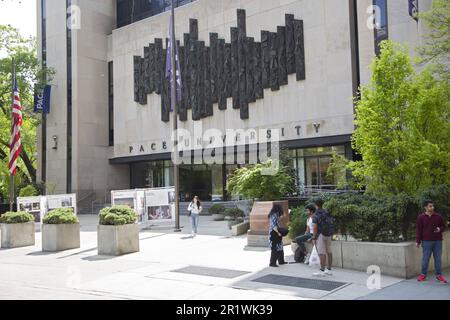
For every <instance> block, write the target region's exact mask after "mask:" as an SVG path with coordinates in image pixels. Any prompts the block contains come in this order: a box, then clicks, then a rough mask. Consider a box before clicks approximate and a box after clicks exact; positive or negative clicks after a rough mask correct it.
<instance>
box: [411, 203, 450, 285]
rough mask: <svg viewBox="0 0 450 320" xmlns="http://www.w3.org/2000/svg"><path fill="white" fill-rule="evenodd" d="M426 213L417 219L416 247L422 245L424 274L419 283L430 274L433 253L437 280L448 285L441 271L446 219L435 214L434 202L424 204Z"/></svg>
mask: <svg viewBox="0 0 450 320" xmlns="http://www.w3.org/2000/svg"><path fill="white" fill-rule="evenodd" d="M424 207H425V212H424V213H422V214H420V215H419V217H418V218H417V224H416V245H417V247H418V248H419V247H420V245H421V244H422V248H423V256H422V273H421V274H420V275H419V277H418V278H417V281H420V282H422V281H425V280H426V278H427V273H428V264H429V262H430V258H431V254H432V253H433V258H434V268H435V271H436V280H438V281H439V282H441V283H447V280H445V278H444V276H443V275H442V271H441V258H442V239H443V238H442V233H443V232H444V231H445V223H444V219H443V218H442V216H441V215H440V214H439V213H436V212H434V204H433V201H431V200H427V201H425V202H424Z"/></svg>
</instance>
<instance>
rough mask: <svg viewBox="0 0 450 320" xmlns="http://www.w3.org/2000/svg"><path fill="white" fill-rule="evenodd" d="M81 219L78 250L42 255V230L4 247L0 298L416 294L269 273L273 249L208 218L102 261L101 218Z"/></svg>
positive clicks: (297, 270)
mask: <svg viewBox="0 0 450 320" xmlns="http://www.w3.org/2000/svg"><path fill="white" fill-rule="evenodd" d="M80 220H81V227H82V233H81V248H79V249H75V250H69V251H64V252H58V253H44V252H42V251H41V234H40V233H39V232H38V233H37V234H36V246H34V247H26V248H17V249H11V250H5V249H0V299H56V300H58V299H74V300H77V299H83V300H85V299H181V300H190V299H205V300H211V299H212V300H219V299H221V300H222V299H223V300H230V299H232V300H242V299H249V300H290V299H295V300H302V299H345V300H347V299H359V298H364V297H367V298H377V297H380V298H382V299H383V298H389V299H392V298H390V296H389V294H390V295H395V296H398V297H400V296H405V297H406V294H408V292H407V291H408V290H411V289H410V288H409V287H408V288H405V289H402V288H403V287H402V286H403V285H404V283H407V284H410V283H411V284H415V283H414V282H404V281H403V280H402V279H397V278H392V277H382V279H381V286H382V287H383V288H384V290H381V291H374V290H369V289H368V288H367V286H366V281H367V278H368V275H367V274H365V273H363V272H357V271H351V270H343V269H334V270H333V272H334V274H333V276H328V277H327V278H324V279H320V280H324V281H327V282H326V283H325V284H330V282H329V281H334V282H340V283H341V284H338V287H337V288H336V289H329V290H328V291H327V290H323V289H320V290H318V289H313V288H315V287H314V285H315V284H316V282H317V281H315V280H317V279H314V277H313V276H312V273H313V272H314V271H315V270H314V269H313V268H310V267H309V266H306V265H303V264H288V265H284V266H281V267H279V268H269V267H268V266H267V265H268V261H269V256H270V252H269V250H261V249H255V250H244V247H245V245H246V237H245V236H240V237H231V233H230V230H229V229H228V228H227V224H226V222H214V221H212V218H211V217H201V220H200V229H199V232H200V235H199V236H197V237H196V238H191V237H190V235H189V234H190V227H189V220H188V218H187V217H181V224H182V225H184V226H186V227H185V228H183V231H182V232H181V233H174V232H173V226H172V225H165V226H158V227H152V228H151V229H150V230H143V231H142V232H141V233H140V239H141V241H140V252H138V253H134V254H129V255H125V256H121V257H106V256H99V255H97V234H96V225H97V217H96V216H80ZM285 253H286V256H287V260H288V261H289V260H290V261H293V255H292V252H291V250H290V246H288V247H286V249H285ZM199 267H201V268H199ZM186 268H187V269H186ZM223 269H226V270H223ZM236 272H238V273H236ZM235 273H236V274H235ZM206 274H208V276H207V275H206ZM273 276H283V278H280V279H282V280H284V281H285V280H286V279H288V280H289V279H293V280H294V281H293V282H298V281H300V282H302V281H303V282H306V283H309V284H311V283H312V285H313V286H312V288H311V287H310V288H309V289H308V288H306V287H295V286H292V285H293V284H292V283H286V282H285V285H283V286H280V285H276V284H270V283H263V282H260V280H258V279H261V278H263V279H267V278H273ZM289 277H292V278H289ZM299 278H302V279H299ZM255 280H258V281H255ZM311 280H314V281H311ZM317 283H319V282H317ZM319 284H320V285H323V284H324V283H323V282H320V283H319ZM331 284H332V283H331ZM396 286H399V287H396ZM396 288H399V289H398V290H397V291H392V290H394V289H396ZM439 288H443V289H446V288H447V289H448V288H450V287H446V288H445V287H439ZM443 289H439V290H443ZM414 290H416V289H414ZM417 290H419V289H417ZM415 292H416V291H415ZM417 292H418V295H422V294H421V293H420V291H417ZM427 292H428V291H427ZM425 293H426V292H425ZM377 294H378V296H377ZM380 294H381V296H380ZM433 294H434V292H433ZM442 297H444V295H442ZM422 299H423V297H422Z"/></svg>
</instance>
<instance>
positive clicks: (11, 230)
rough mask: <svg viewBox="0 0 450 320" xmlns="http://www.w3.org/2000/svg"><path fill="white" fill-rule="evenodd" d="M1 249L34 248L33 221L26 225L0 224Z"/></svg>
mask: <svg viewBox="0 0 450 320" xmlns="http://www.w3.org/2000/svg"><path fill="white" fill-rule="evenodd" d="M1 230H2V235H1V237H2V248H19V247H27V246H34V244H35V240H34V233H35V226H34V221H32V222H27V223H14V224H6V223H2V224H1Z"/></svg>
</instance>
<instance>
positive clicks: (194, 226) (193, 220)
mask: <svg viewBox="0 0 450 320" xmlns="http://www.w3.org/2000/svg"><path fill="white" fill-rule="evenodd" d="M199 217H200V215H199V214H196V213H193V214H191V224H192V233H195V234H197V230H198V221H199Z"/></svg>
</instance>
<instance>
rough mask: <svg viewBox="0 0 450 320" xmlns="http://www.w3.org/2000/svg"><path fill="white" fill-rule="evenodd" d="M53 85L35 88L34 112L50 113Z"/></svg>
mask: <svg viewBox="0 0 450 320" xmlns="http://www.w3.org/2000/svg"><path fill="white" fill-rule="evenodd" d="M51 93H52V87H51V86H50V85H46V86H45V87H44V88H43V89H38V88H37V87H35V89H34V112H43V113H50V99H51Z"/></svg>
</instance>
